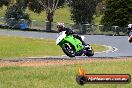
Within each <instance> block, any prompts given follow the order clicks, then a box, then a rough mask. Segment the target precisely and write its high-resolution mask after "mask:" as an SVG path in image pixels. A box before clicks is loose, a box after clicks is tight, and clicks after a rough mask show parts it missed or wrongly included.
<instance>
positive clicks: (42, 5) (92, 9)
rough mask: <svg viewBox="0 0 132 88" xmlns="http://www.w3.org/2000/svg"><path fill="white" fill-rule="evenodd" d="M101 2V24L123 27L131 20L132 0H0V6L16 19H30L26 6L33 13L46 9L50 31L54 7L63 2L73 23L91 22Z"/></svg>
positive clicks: (59, 5) (10, 16)
mask: <svg viewBox="0 0 132 88" xmlns="http://www.w3.org/2000/svg"><path fill="white" fill-rule="evenodd" d="M101 3H103V6H104V7H103V10H104V13H103V14H102V15H103V17H102V20H101V24H103V25H108V26H114V25H116V26H120V27H125V26H127V24H128V23H131V22H132V14H131V13H132V0H0V7H2V6H3V5H5V6H7V7H8V8H7V11H6V14H5V17H6V18H15V19H16V20H19V19H27V20H29V21H30V17H29V16H28V14H27V13H24V11H25V10H26V8H27V7H28V8H29V10H31V11H33V12H35V13H41V12H42V11H46V16H47V19H46V20H47V25H50V26H47V29H49V31H50V30H51V23H52V22H53V17H54V14H55V11H56V9H59V8H63V6H64V5H65V4H67V5H68V6H69V7H70V8H71V9H70V11H71V19H72V20H73V21H74V22H75V24H91V23H92V20H93V15H95V14H96V13H97V8H99V6H101V5H102V4H101ZM106 30H107V29H106ZM103 31H105V30H103Z"/></svg>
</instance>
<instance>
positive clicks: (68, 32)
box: [65, 28, 75, 34]
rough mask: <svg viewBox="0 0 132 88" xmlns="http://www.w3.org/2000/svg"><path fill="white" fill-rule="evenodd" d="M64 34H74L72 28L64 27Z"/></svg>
mask: <svg viewBox="0 0 132 88" xmlns="http://www.w3.org/2000/svg"><path fill="white" fill-rule="evenodd" d="M65 31H66V34H75V32H74V30H72V29H70V28H65Z"/></svg>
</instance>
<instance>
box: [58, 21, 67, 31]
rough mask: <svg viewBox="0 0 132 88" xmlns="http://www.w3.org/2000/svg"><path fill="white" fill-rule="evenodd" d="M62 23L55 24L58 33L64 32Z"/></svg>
mask: <svg viewBox="0 0 132 88" xmlns="http://www.w3.org/2000/svg"><path fill="white" fill-rule="evenodd" d="M64 27H65V26H64V23H57V28H58V32H62V31H64Z"/></svg>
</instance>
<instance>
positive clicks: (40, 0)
mask: <svg viewBox="0 0 132 88" xmlns="http://www.w3.org/2000/svg"><path fill="white" fill-rule="evenodd" d="M64 2H65V0H29V2H28V7H29V9H30V10H32V11H34V12H36V13H41V12H42V11H44V10H45V11H46V16H47V19H46V20H47V25H46V30H47V31H51V23H52V22H53V17H54V14H55V10H56V9H58V8H59V7H61V6H63V4H64Z"/></svg>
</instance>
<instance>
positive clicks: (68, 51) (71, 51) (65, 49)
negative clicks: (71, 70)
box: [61, 43, 75, 57]
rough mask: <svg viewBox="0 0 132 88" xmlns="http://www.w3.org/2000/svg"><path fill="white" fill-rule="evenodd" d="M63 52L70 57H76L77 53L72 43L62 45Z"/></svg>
mask: <svg viewBox="0 0 132 88" xmlns="http://www.w3.org/2000/svg"><path fill="white" fill-rule="evenodd" d="M61 48H62V50H63V52H64V53H65V54H66V55H67V56H69V57H75V51H74V48H73V46H72V45H71V44H70V43H65V44H63V45H62V47H61Z"/></svg>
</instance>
